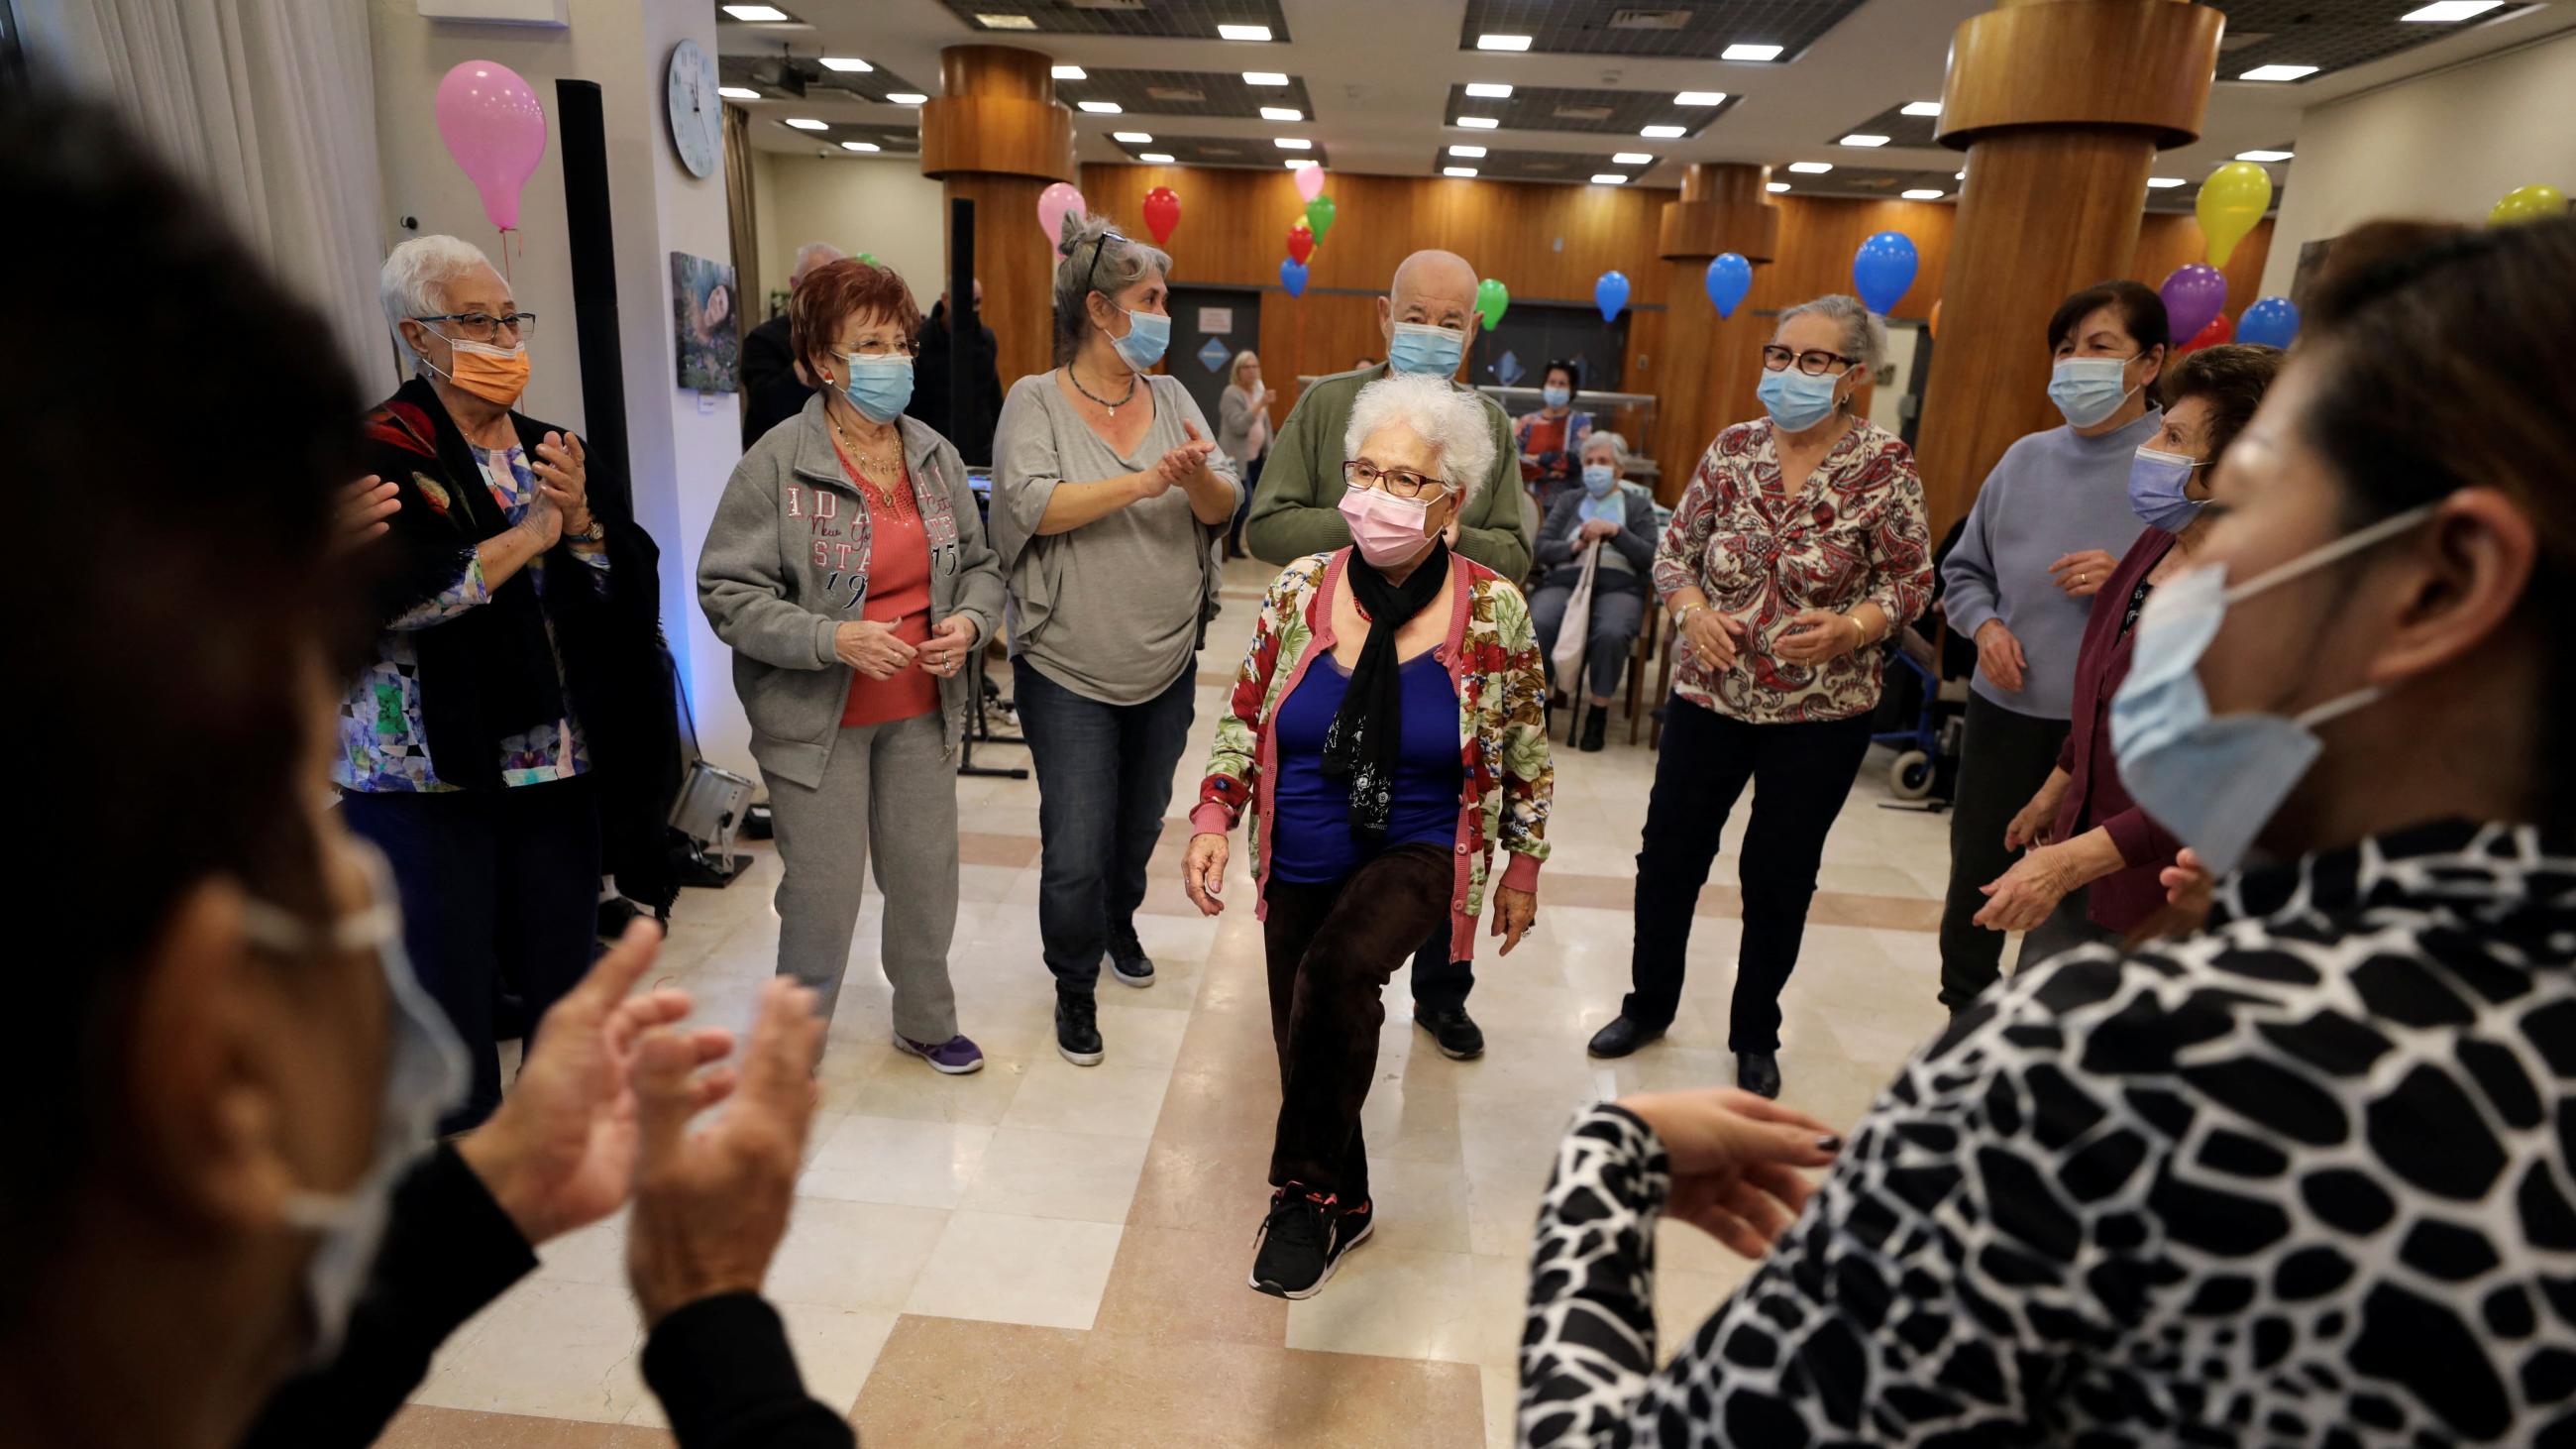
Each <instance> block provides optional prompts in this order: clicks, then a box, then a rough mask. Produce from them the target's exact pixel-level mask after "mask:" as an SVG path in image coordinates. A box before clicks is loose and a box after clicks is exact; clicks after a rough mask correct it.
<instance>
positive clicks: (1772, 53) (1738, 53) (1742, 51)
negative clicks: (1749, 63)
mask: <svg viewBox="0 0 2576 1449" xmlns="http://www.w3.org/2000/svg"><path fill="white" fill-rule="evenodd" d="M1780 50H1781V47H1779V46H1776V45H1730V46H1728V47H1727V48H1726V49H1725V50H1724V51H1722V52H1720V53H1719V55H1718V59H1720V60H1778V59H1779V58H1780Z"/></svg>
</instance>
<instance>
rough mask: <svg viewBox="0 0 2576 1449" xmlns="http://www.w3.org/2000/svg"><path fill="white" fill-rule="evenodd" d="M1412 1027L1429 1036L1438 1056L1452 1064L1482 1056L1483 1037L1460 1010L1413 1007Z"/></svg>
mask: <svg viewBox="0 0 2576 1449" xmlns="http://www.w3.org/2000/svg"><path fill="white" fill-rule="evenodd" d="M1413 1024H1414V1025H1415V1026H1418V1027H1420V1028H1422V1029H1423V1030H1424V1031H1427V1032H1429V1033H1431V1041H1432V1044H1433V1045H1435V1046H1437V1047H1439V1048H1440V1055H1442V1056H1444V1057H1447V1058H1448V1059H1449V1060H1451V1061H1453V1062H1472V1061H1474V1060H1475V1059H1476V1058H1478V1057H1481V1056H1483V1055H1484V1054H1485V1033H1484V1032H1483V1030H1482V1029H1480V1028H1479V1027H1478V1026H1477V1025H1476V1020H1475V1018H1474V1017H1471V1016H1469V1015H1468V1014H1467V1008H1466V1007H1464V1006H1417V1007H1415V1008H1413Z"/></svg>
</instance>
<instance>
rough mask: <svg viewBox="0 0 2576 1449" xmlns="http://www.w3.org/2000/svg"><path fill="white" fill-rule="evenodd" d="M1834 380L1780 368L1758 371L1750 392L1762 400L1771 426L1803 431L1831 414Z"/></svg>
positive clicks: (1832, 411) (1832, 409)
mask: <svg viewBox="0 0 2576 1449" xmlns="http://www.w3.org/2000/svg"><path fill="white" fill-rule="evenodd" d="M1836 381H1838V379H1836V378H1833V377H1828V376H1824V375H1816V376H1809V375H1808V374H1806V373H1803V372H1800V371H1798V370H1797V369H1796V368H1793V367H1784V368H1781V369H1780V370H1779V371H1778V372H1766V373H1764V374H1762V381H1761V382H1760V383H1758V384H1756V385H1755V386H1754V389H1753V395H1754V396H1755V397H1758V398H1760V399H1762V407H1763V409H1764V410H1765V411H1767V412H1769V413H1770V414H1771V423H1772V426H1774V427H1777V428H1779V429H1781V430H1782V431H1784V432H1791V433H1803V432H1805V431H1806V430H1807V429H1809V428H1812V427H1814V426H1815V425H1816V424H1818V423H1821V422H1823V421H1824V420H1825V419H1827V418H1829V417H1832V416H1833V414H1834V384H1835V382H1836Z"/></svg>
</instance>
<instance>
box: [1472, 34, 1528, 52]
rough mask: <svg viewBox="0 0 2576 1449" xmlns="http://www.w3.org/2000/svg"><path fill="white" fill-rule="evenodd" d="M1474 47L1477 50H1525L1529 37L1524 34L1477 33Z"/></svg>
mask: <svg viewBox="0 0 2576 1449" xmlns="http://www.w3.org/2000/svg"><path fill="white" fill-rule="evenodd" d="M1476 48H1477V49H1478V50H1527V49H1529V48H1530V38H1529V37H1528V36H1526V35H1492V34H1488V35H1479V36H1477V37H1476Z"/></svg>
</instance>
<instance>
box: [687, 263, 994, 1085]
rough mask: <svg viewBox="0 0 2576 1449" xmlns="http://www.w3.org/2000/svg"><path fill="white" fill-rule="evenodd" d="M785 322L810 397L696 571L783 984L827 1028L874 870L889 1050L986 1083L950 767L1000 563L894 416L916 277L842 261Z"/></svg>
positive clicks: (916, 422)
mask: <svg viewBox="0 0 2576 1449" xmlns="http://www.w3.org/2000/svg"><path fill="white" fill-rule="evenodd" d="M788 315H789V317H790V318H792V319H793V322H794V327H795V334H794V336H795V343H796V349H797V354H798V356H797V361H798V362H799V364H801V365H802V367H803V368H804V371H805V375H806V376H808V377H811V378H812V379H814V395H813V396H812V397H811V398H809V399H808V400H807V401H806V404H805V411H804V412H803V413H802V414H801V415H799V416H798V417H797V418H796V419H795V420H794V422H793V424H792V425H788V424H782V425H781V426H779V427H777V428H773V429H771V430H770V432H769V433H768V434H767V435H765V436H764V437H762V438H761V440H760V442H759V443H757V444H755V445H754V446H753V448H752V450H751V451H750V452H748V453H746V454H744V455H743V458H742V462H741V463H740V464H738V465H737V466H736V467H735V468H734V470H733V477H732V479H731V480H730V481H728V482H727V483H726V484H725V491H724V497H723V499H722V500H721V501H720V502H719V503H718V504H717V505H716V516H715V519H714V521H713V522H712V523H711V524H710V525H709V526H708V529H707V538H706V545H705V548H704V550H703V551H702V552H701V553H700V554H699V557H698V603H699V606H700V607H701V608H703V609H705V610H706V615H707V624H708V626H709V627H710V628H712V629H714V630H715V634H716V637H717V638H719V639H722V640H723V641H724V642H725V643H726V644H727V645H729V646H730V647H731V648H732V649H733V651H734V676H733V677H734V692H735V693H736V694H738V695H740V696H741V698H742V706H743V712H744V714H746V715H748V716H749V717H750V720H751V753H752V757H753V758H754V759H756V760H758V761H759V762H760V773H761V778H762V779H763V781H765V782H766V783H767V785H768V787H769V806H770V811H771V813H772V817H773V819H774V821H775V824H776V828H777V834H778V855H779V861H780V864H781V865H782V866H784V868H785V869H784V871H783V873H782V874H781V876H780V878H779V882H778V899H777V906H778V974H780V975H782V976H792V977H794V978H795V979H796V980H797V981H799V982H801V983H803V984H804V985H806V986H810V987H812V988H813V989H814V991H815V994H816V995H817V997H818V998H819V999H820V1000H821V1001H822V1004H823V1016H824V1018H825V1019H826V1020H829V1019H830V1017H831V1015H832V1009H833V1003H834V1001H835V1000H837V999H838V998H839V996H840V994H841V974H842V972H843V970H844V969H845V968H846V967H847V966H848V965H849V959H850V934H851V932H852V931H853V930H855V929H856V928H857V926H858V920H859V904H860V894H861V886H862V883H863V880H864V878H865V875H866V872H867V869H868V866H869V865H870V864H871V863H873V864H874V866H875V868H876V882H877V889H878V890H879V891H880V892H882V893H883V894H884V896H885V919H884V921H883V923H882V929H881V932H880V938H879V942H878V947H877V960H878V964H879V965H880V966H881V967H882V968H883V969H884V971H885V977H886V981H887V984H888V985H890V986H891V987H892V988H893V990H894V1046H895V1049H896V1050H898V1051H902V1052H906V1053H909V1054H911V1055H913V1056H916V1057H920V1058H921V1059H922V1060H924V1061H926V1062H928V1063H929V1064H930V1065H931V1066H932V1067H933V1068H934V1069H936V1070H938V1071H941V1072H945V1073H949V1074H951V1075H958V1074H963V1073H967V1072H973V1071H977V1070H980V1069H981V1068H982V1067H983V1065H984V1054H983V1052H982V1051H980V1050H979V1049H977V1047H976V1045H975V1043H974V1042H972V1041H970V1040H968V1039H967V1038H966V1037H965V1035H963V1034H962V1033H961V1032H960V1031H959V1030H958V1027H957V997H956V993H955V992H954V991H953V990H952V989H951V987H950V985H949V980H948V947H949V943H950V941H951V940H952V939H953V938H954V936H955V935H956V931H957V770H956V763H957V761H956V753H957V748H958V742H959V740H961V739H962V738H963V737H964V731H965V719H966V714H967V711H968V710H969V709H970V708H971V707H972V705H973V696H972V695H971V693H970V691H971V690H972V689H973V688H974V687H975V682H976V681H975V672H974V671H973V670H971V669H969V668H967V667H966V666H967V665H968V663H969V662H970V661H971V660H973V659H974V658H975V651H976V650H978V649H980V648H982V647H984V641H985V640H987V639H989V638H991V637H992V635H993V630H994V627H995V626H996V625H997V624H999V623H1000V622H1001V612H1002V574H1001V568H1000V565H998V564H997V563H996V562H995V561H994V556H993V550H992V549H991V547H990V546H988V545H987V544H986V543H985V542H984V528H983V524H982V523H981V521H980V520H979V519H978V516H977V513H976V508H975V494H974V491H973V490H972V489H971V488H969V487H968V486H967V482H966V465H965V464H964V463H963V462H961V461H960V460H959V459H958V456H957V450H956V449H955V448H954V447H952V446H950V445H949V443H948V441H947V440H946V439H945V438H942V437H940V436H939V435H938V434H937V433H935V432H932V431H931V430H930V427H929V425H928V424H926V423H924V422H922V421H921V420H920V419H918V418H911V417H905V416H903V412H904V408H905V406H906V405H907V404H908V403H909V401H910V399H911V393H912V384H913V375H914V364H913V338H914V337H915V336H917V335H918V334H919V332H920V328H921V316H920V314H919V313H917V312H915V311H914V310H913V305H912V292H911V289H910V288H908V287H906V286H905V285H904V282H903V278H901V277H899V276H897V275H896V274H895V273H894V271H893V270H892V269H890V268H886V267H873V266H870V265H868V264H867V263H865V262H861V261H852V260H843V261H837V262H832V263H829V264H827V265H825V266H822V267H820V268H817V269H816V270H815V272H814V273H813V275H811V276H809V277H807V278H806V279H805V282H804V284H803V285H802V286H799V287H798V288H797V289H796V295H795V297H794V298H793V299H792V300H791V301H790V302H789V303H788Z"/></svg>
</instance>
